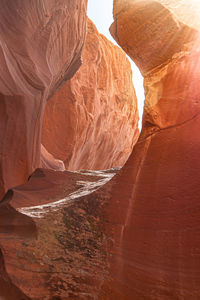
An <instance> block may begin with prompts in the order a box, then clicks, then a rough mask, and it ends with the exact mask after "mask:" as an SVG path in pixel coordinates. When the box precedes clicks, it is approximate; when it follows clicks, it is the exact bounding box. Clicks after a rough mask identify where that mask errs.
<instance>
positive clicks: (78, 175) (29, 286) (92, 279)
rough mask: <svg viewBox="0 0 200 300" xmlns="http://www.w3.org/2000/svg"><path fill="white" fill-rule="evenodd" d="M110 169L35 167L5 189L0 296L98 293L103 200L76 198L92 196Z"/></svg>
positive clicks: (0, 212)
mask: <svg viewBox="0 0 200 300" xmlns="http://www.w3.org/2000/svg"><path fill="white" fill-rule="evenodd" d="M114 173H115V170H108V171H106V172H95V171H93V172H74V173H72V172H67V171H65V172H55V171H52V170H42V169H37V170H36V171H35V172H34V173H33V175H32V176H31V178H30V179H29V181H28V182H27V183H26V184H24V185H22V186H19V187H17V188H16V189H14V190H13V192H12V191H9V192H8V193H7V195H6V196H5V197H4V204H3V205H1V207H0V240H1V249H2V253H1V252H0V255H2V259H3V266H4V269H3V270H4V271H3V270H2V269H0V284H1V283H2V282H3V284H4V286H3V290H2V288H1V286H0V297H1V296H3V297H5V299H6V300H7V299H8V300H11V299H14V300H22V299H38V300H40V299H44V300H51V299H63V300H65V299H66V300H68V299H85V300H88V299H94V297H97V296H98V293H99V289H100V288H101V284H102V281H103V280H104V278H106V276H107V259H106V256H107V253H106V251H105V242H106V239H105V236H104V234H103V231H102V228H103V227H102V226H103V215H102V205H103V202H98V201H95V198H93V197H90V198H87V197H86V198H85V199H83V197H81V196H84V195H87V194H91V192H92V191H94V190H96V189H97V188H98V187H100V186H101V185H103V184H104V183H105V182H106V181H108V179H110V178H111V177H112V176H113V175H114ZM9 200H11V201H10V204H9V205H8V204H7V202H8V201H9ZM11 205H12V206H11ZM14 207H15V208H16V209H17V210H18V211H17V210H15V209H14ZM30 216H31V218H30ZM0 258H1V256H0ZM0 268H1V259H0ZM4 287H9V288H8V289H6V288H5V289H4ZM13 291H15V292H16V293H15V294H13ZM13 295H14V297H13V298H12V296H13ZM23 295H26V296H23Z"/></svg>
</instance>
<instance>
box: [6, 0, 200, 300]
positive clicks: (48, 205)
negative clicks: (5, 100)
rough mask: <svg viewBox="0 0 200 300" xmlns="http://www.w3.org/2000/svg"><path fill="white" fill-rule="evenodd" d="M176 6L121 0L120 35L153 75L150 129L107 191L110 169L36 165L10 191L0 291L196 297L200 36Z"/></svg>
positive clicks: (31, 295) (116, 299) (126, 299)
mask: <svg viewBox="0 0 200 300" xmlns="http://www.w3.org/2000/svg"><path fill="white" fill-rule="evenodd" d="M177 3H179V4H182V3H183V1H181V0H180V1H178V0H177V1H172V0H171V1H170V0H167V1H164V0H163V1H161V0H160V1H159V0H157V1H153V0H152V1H145V0H137V1H134V0H132V1H131V0H129V1H120V0H118V1H115V3H114V5H115V6H114V12H117V13H114V17H115V21H114V24H113V26H112V29H111V31H112V34H113V36H114V37H115V39H116V40H117V41H118V43H119V44H120V45H121V46H122V47H123V48H124V49H125V50H126V51H127V53H128V54H129V55H130V57H132V58H133V59H134V60H135V61H136V62H137V64H138V66H139V67H140V70H141V71H142V73H143V75H144V77H145V91H146V102H145V107H144V117H143V129H142V132H141V135H140V137H139V140H138V141H137V143H136V145H135V147H134V149H133V152H132V154H131V156H130V158H129V159H128V161H127V162H126V164H125V166H124V167H123V168H122V169H121V170H120V171H119V172H118V173H117V175H116V176H115V177H114V178H113V179H112V180H111V181H110V182H109V183H107V184H106V185H104V186H103V187H101V186H102V185H103V184H104V183H106V181H107V180H108V179H109V178H111V177H112V175H113V173H112V172H113V171H112V170H111V171H106V172H89V171H87V172H85V171H82V172H67V171H64V172H55V171H52V170H42V169H38V170H36V171H35V172H34V174H33V175H32V176H31V178H30V179H29V181H28V182H27V183H26V184H24V185H22V186H19V187H17V188H15V189H13V190H12V191H11V190H10V191H9V192H8V193H7V194H6V196H5V197H4V199H3V203H1V205H0V247H1V251H0V284H1V286H2V288H0V297H3V298H5V299H6V300H7V299H8V300H10V299H14V300H22V299H35V300H36V299H38V300H40V299H44V300H45V299H46V300H52V299H63V300H69V299H84V300H88V299H98V300H188V299H189V300H199V295H200V276H199V269H200V260H199V258H200V229H199V218H200V212H199V197H200V187H199V178H200V160H199V149H200V136H199V126H200V103H199V102H200V97H199V94H200V74H199V73H200V71H199V70H200V39H199V36H200V35H199V31H198V28H197V27H196V26H195V27H192V26H193V25H192V24H191V23H189V22H187V18H184V14H182V13H181V17H179V16H178V14H177V11H176V10H173V9H172V8H173V6H174V5H175V4H177ZM185 3H186V2H185ZM180 7H182V6H181V5H180ZM175 8H177V7H175ZM186 12H187V14H186ZM186 12H185V15H186V17H189V15H188V13H189V10H188V11H186ZM190 17H191V16H190ZM133 40H134V42H133ZM141 42H142V44H141ZM47 150H48V149H47ZM43 151H44V157H47V158H48V157H49V161H48V160H47V164H48V163H51V159H52V157H53V156H51V155H50V156H49V154H48V152H47V153H46V152H45V150H44V149H43ZM110 173H111V174H110ZM100 187H101V188H100Z"/></svg>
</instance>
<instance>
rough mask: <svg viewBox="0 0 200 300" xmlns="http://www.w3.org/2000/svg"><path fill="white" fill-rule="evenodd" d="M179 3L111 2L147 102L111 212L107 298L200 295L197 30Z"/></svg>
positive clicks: (115, 30) (116, 31)
mask: <svg viewBox="0 0 200 300" xmlns="http://www.w3.org/2000/svg"><path fill="white" fill-rule="evenodd" d="M183 2H184V1H142V0H141V1H120V0H116V1H114V23H113V25H112V26H111V32H112V34H113V37H114V38H115V39H116V41H117V42H118V43H119V44H120V45H121V47H122V48H123V49H124V50H125V51H126V52H127V54H128V55H129V56H130V57H131V58H132V59H133V60H134V61H135V62H136V63H137V65H138V66H139V67H140V70H141V71H142V73H143V75H144V85H145V93H146V100H145V107H144V115H143V129H142V132H141V135H140V137H139V140H138V142H137V144H136V146H135V147H134V150H133V152H132V154H131V156H130V158H129V160H128V161H127V163H126V165H125V166H124V168H123V169H122V170H121V172H120V173H119V174H118V175H117V176H116V178H115V179H114V183H113V188H112V191H111V197H110V200H109V203H110V204H109V207H108V209H107V216H108V218H109V224H108V226H107V229H108V230H109V232H112V234H113V247H112V250H111V253H112V258H111V260H110V262H111V269H110V270H111V278H110V281H109V282H107V283H106V285H105V287H106V288H105V290H106V291H107V293H110V296H108V297H107V298H106V297H105V298H102V299H119V300H122V299H123V300H130V299H136V300H142V299H143V300H144V299H152V300H154V299H160V300H175V299H176V300H177V299H191V300H197V299H199V297H200V276H199V268H200V260H199V253H200V239H199V237H200V229H199V217H200V212H199V197H200V186H199V177H200V160H199V150H200V136H199V126H200V71H199V70H200V34H199V31H198V29H197V27H196V26H192V25H191V24H190V23H189V22H187V20H188V19H189V18H193V15H190V14H189V13H190V10H188V11H187V10H185V6H182V5H181V4H182V3H183ZM184 3H185V5H186V1H185V2H184ZM175 4H177V5H178V6H179V8H180V10H181V8H182V9H184V14H185V16H186V18H184V19H183V16H184V14H181V17H179V15H178V14H177V11H176V9H174V10H173V5H174V6H175ZM175 8H176V7H175ZM182 12H183V10H182Z"/></svg>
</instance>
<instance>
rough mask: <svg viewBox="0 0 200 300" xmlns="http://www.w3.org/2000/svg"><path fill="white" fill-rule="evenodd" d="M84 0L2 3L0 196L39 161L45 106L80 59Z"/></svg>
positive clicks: (37, 164)
mask: <svg viewBox="0 0 200 300" xmlns="http://www.w3.org/2000/svg"><path fill="white" fill-rule="evenodd" d="M86 2H87V1H85V0H73V1H67V2H66V1H64V0H60V1H56V0H51V1H47V0H44V1H40V0H37V1H35V0H29V1H26V0H23V1H19V0H16V1H7V0H2V1H1V3H0V20H1V21H0V42H1V43H0V64H1V79H0V197H2V196H3V194H4V193H5V191H6V190H7V189H8V188H10V187H13V186H16V185H19V184H22V183H23V182H25V181H26V180H27V178H28V176H29V175H30V174H31V173H32V172H33V171H34V169H35V168H37V167H39V166H40V147H41V126H42V117H43V108H44V105H45V101H46V100H47V99H48V98H49V97H50V96H52V95H53V94H54V93H55V91H56V90H57V89H58V87H59V86H60V85H61V84H62V83H63V82H64V81H66V80H67V79H69V78H71V77H72V75H73V74H74V73H75V72H76V71H77V69H78V68H79V67H80V65H81V59H80V57H81V52H82V48H83V44H84V39H85V32H86Z"/></svg>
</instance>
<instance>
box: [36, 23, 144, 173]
mask: <svg viewBox="0 0 200 300" xmlns="http://www.w3.org/2000/svg"><path fill="white" fill-rule="evenodd" d="M87 27H88V31H87V38H86V44H85V48H84V51H83V55H82V60H83V64H82V66H81V68H80V69H79V71H78V72H77V73H76V74H75V75H74V77H73V78H72V79H71V80H69V81H67V82H66V83H65V84H64V86H63V87H62V88H61V89H60V90H59V91H58V92H57V93H56V95H55V96H54V97H53V98H52V99H50V101H49V102H48V103H47V106H46V109H45V114H44V123H43V135H42V143H43V145H44V146H45V148H46V149H47V151H48V152H50V153H51V154H52V155H53V156H54V157H55V158H57V159H60V160H62V161H63V162H64V164H65V167H66V169H68V170H78V169H96V170H97V169H108V168H111V167H113V166H122V165H123V164H124V163H125V161H126V160H127V158H128V156H129V155H130V153H131V151H132V148H133V145H134V144H135V142H136V140H137V137H138V133H139V132H138V127H137V123H138V110H137V100H136V95H135V91H134V87H133V83H132V72H131V67H130V63H129V61H128V59H127V58H126V55H125V53H124V52H123V51H122V50H121V49H120V48H119V47H117V46H115V45H113V44H112V43H111V42H110V41H108V40H107V39H106V38H105V37H104V36H103V35H101V34H99V33H98V31H97V29H96V27H95V26H94V24H93V23H92V22H91V21H90V20H89V19H88V26H87Z"/></svg>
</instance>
